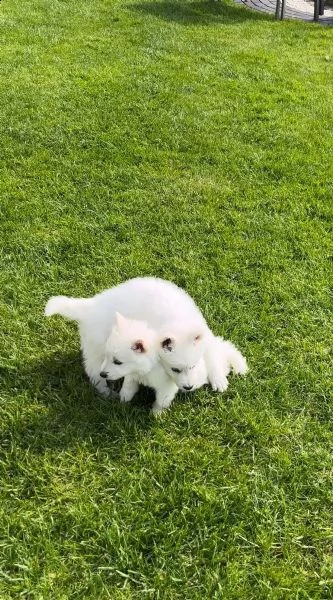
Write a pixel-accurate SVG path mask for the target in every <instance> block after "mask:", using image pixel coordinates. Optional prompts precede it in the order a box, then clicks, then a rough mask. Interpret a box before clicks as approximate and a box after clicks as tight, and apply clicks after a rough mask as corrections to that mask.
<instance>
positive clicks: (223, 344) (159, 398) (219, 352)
mask: <svg viewBox="0 0 333 600" xmlns="http://www.w3.org/2000/svg"><path fill="white" fill-rule="evenodd" d="M215 352H216V361H217V362H218V364H219V369H220V373H221V377H224V379H225V387H224V390H226V389H227V387H228V379H227V376H228V375H229V373H230V371H233V372H234V373H235V374H238V375H245V373H246V372H247V370H248V367H247V363H246V359H245V357H244V356H243V355H242V354H241V353H240V351H239V350H237V348H236V347H235V346H234V345H233V344H232V343H231V342H229V341H227V340H223V339H222V338H219V337H216V338H215ZM191 381H192V382H193V388H192V390H193V391H194V390H197V389H198V388H200V387H202V386H203V385H205V384H207V383H209V379H208V372H207V367H206V362H205V359H204V358H201V359H200V360H199V361H198V363H197V364H196V365H195V366H194V367H193V369H192V372H191ZM139 384H142V385H146V386H148V387H151V388H153V389H154V390H155V392H156V400H155V402H154V405H153V413H154V414H158V413H159V412H161V411H162V410H164V409H165V408H168V407H169V406H170V404H171V402H172V400H173V398H174V397H175V395H176V393H177V391H178V386H177V385H176V384H175V382H174V381H173V380H172V379H171V378H170V377H169V376H168V374H167V372H166V371H165V369H164V368H163V366H162V364H161V362H158V363H157V364H156V365H155V366H154V367H153V369H152V370H151V371H150V372H149V373H147V374H146V375H139V374H135V373H132V374H131V375H127V376H126V377H125V378H124V382H123V385H122V388H121V390H120V400H121V401H122V402H130V401H131V400H132V398H133V397H134V395H135V394H136V392H137V391H138V389H139ZM161 384H162V385H161Z"/></svg>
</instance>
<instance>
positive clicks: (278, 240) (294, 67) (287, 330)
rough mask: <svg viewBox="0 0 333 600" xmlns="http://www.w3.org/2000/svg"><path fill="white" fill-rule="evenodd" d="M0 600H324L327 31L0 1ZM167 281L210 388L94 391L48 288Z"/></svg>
mask: <svg viewBox="0 0 333 600" xmlns="http://www.w3.org/2000/svg"><path fill="white" fill-rule="evenodd" d="M0 31H1V62H0V78H1V84H0V89H1V91H0V125H1V135H0V155H1V161H0V169H1V181H0V186H1V189H0V214H1V272H0V301H1V306H0V326H1V340H0V359H1V365H0V369H1V371H0V375H1V387H0V397H1V415H0V430H1V434H0V436H1V437H0V598H1V600H7V599H10V598H24V599H33V600H35V599H36V600H37V599H38V600H66V599H79V598H80V599H91V600H106V599H109V598H110V599H112V600H120V599H121V600H122V599H124V600H130V599H140V598H148V599H150V600H159V599H165V600H174V599H177V600H178V599H179V600H181V599H186V600H204V599H208V598H209V599H211V598H214V599H221V600H252V599H255V600H271V599H272V600H273V599H274V600H282V599H285V600H296V599H297V600H306V599H307V600H328V599H330V598H333V591H332V590H333V516H332V507H333V504H332V500H333V488H332V446H333V435H332V379H331V377H330V376H331V375H332V369H331V367H332V362H331V357H330V351H331V345H332V322H331V314H330V299H329V285H330V283H332V277H331V275H332V270H330V266H329V265H330V263H329V260H330V255H332V245H331V238H330V237H329V225H330V224H331V222H332V202H333V189H332V178H333V158H332V148H333V117H332V115H333V30H332V29H330V28H324V27H321V26H319V25H315V24H311V23H310V24H305V23H301V22H288V21H285V22H282V23H281V22H275V21H274V20H273V19H272V18H271V17H269V16H266V15H264V14H257V13H254V12H251V11H250V10H247V9H246V8H244V7H240V6H237V5H234V4H233V3H232V2H231V1H230V2H210V1H209V2H206V1H205V0H202V1H201V2H199V1H198V2H196V1H195V2H189V1H186V0H184V1H180V0H179V1H178V0H169V1H162V0H142V1H140V0H139V1H137V2H135V1H131V0H129V1H124V2H117V1H115V0H81V1H77V0H53V1H51V0H30V2H22V0H3V1H2V2H1V6H0ZM146 274H150V275H157V276H160V277H164V278H166V279H171V280H173V281H175V282H176V283H178V284H179V285H181V286H183V287H184V288H185V289H186V290H187V291H188V292H189V293H190V294H191V295H192V296H193V297H194V298H195V300H196V301H197V303H198V304H199V306H200V307H201V309H202V311H203V313H204V314H205V316H206V318H207V320H208V323H209V324H210V326H211V327H212V329H213V330H214V331H215V332H216V334H219V335H223V336H224V337H226V338H228V339H231V340H232V341H234V342H235V343H236V344H237V345H238V347H239V348H240V349H241V350H242V351H243V352H244V354H245V355H246V357H247V358H248V361H249V365H250V372H249V374H248V376H247V377H246V378H243V379H242V378H240V377H231V378H230V386H229V389H228V390H227V392H226V393H224V394H220V395H219V394H214V393H213V392H212V391H211V390H210V389H209V388H205V389H201V390H199V391H198V392H196V393H194V394H192V395H186V396H185V395H182V394H180V395H179V396H178V397H177V399H176V400H175V402H174V403H173V405H172V408H171V410H170V411H168V412H167V413H166V414H165V415H164V416H163V417H162V418H161V419H157V420H156V419H154V418H153V417H152V416H151V415H150V413H149V406H150V403H151V401H152V397H151V395H150V394H148V393H147V392H145V391H143V392H142V393H141V394H140V395H139V396H138V398H137V399H136V400H135V401H134V402H133V403H132V404H131V405H126V406H121V405H119V404H118V403H117V402H115V401H109V400H105V399H103V398H101V397H99V396H98V394H97V393H95V391H94V389H93V388H92V387H91V386H90V385H89V383H88V381H87V380H86V378H85V376H84V372H83V368H82V365H81V359H80V353H79V339H78V334H77V328H76V326H75V324H73V323H69V322H66V321H65V320H63V319H61V318H60V317H54V318H52V319H49V320H46V319H45V318H44V317H43V309H44V305H45V302H46V300H47V299H48V297H49V296H50V295H53V294H60V293H62V294H68V295H74V296H78V295H86V296H88V295H92V294H94V293H96V292H97V291H100V290H102V289H104V288H106V287H111V286H112V285H115V284H117V283H119V282H121V281H123V280H125V279H128V278H130V277H134V276H138V275H146Z"/></svg>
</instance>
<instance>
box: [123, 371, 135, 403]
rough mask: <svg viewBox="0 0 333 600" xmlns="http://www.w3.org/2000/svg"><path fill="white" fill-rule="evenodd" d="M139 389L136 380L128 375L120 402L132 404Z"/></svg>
mask: <svg viewBox="0 0 333 600" xmlns="http://www.w3.org/2000/svg"><path fill="white" fill-rule="evenodd" d="M138 389H139V384H138V382H137V381H136V379H133V377H131V376H130V375H126V377H125V378H124V381H123V385H122V386H121V390H120V402H130V401H131V400H132V398H133V397H134V396H135V394H136V393H137V391H138Z"/></svg>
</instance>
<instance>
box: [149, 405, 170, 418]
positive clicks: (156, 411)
mask: <svg viewBox="0 0 333 600" xmlns="http://www.w3.org/2000/svg"><path fill="white" fill-rule="evenodd" d="M165 410H166V409H165V408H164V407H163V406H160V404H156V402H154V404H153V406H152V408H151V412H152V414H153V415H154V417H161V416H162V415H163V414H164V412H165Z"/></svg>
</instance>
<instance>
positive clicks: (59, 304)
mask: <svg viewBox="0 0 333 600" xmlns="http://www.w3.org/2000/svg"><path fill="white" fill-rule="evenodd" d="M93 302H94V300H93V298H68V297H67V296H52V298H50V299H49V301H48V302H47V304H46V306H45V311H44V314H45V316H46V317H50V316H51V315H62V316H63V317H67V319H72V321H83V320H84V318H85V317H86V316H87V314H88V313H89V309H90V308H91V306H92V305H93Z"/></svg>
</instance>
